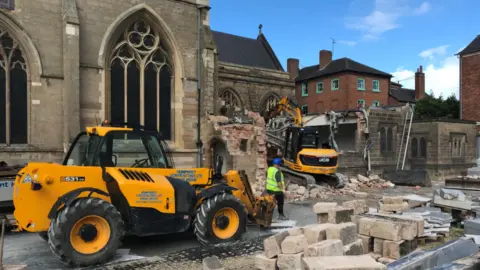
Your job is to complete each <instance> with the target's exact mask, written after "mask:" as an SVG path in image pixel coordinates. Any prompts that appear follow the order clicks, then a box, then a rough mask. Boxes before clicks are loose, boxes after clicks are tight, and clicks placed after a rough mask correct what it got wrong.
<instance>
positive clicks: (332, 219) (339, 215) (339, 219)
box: [328, 206, 353, 224]
mask: <svg viewBox="0 0 480 270" xmlns="http://www.w3.org/2000/svg"><path fill="white" fill-rule="evenodd" d="M352 216H353V209H351V208H346V207H341V206H337V207H336V208H335V209H331V210H330V211H328V222H329V223H333V224H339V223H345V222H352Z"/></svg>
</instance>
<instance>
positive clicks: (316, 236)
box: [304, 223, 333, 244]
mask: <svg viewBox="0 0 480 270" xmlns="http://www.w3.org/2000/svg"><path fill="white" fill-rule="evenodd" d="M332 225H333V224H330V223H325V224H317V225H314V226H309V227H308V228H305V233H304V234H305V237H306V238H307V243H308V244H314V243H318V242H320V241H323V240H325V239H327V228H328V227H330V226H332Z"/></svg>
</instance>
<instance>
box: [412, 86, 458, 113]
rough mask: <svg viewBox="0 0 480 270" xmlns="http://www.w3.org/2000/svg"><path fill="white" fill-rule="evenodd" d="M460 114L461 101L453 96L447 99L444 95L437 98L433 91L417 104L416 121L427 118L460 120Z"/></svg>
mask: <svg viewBox="0 0 480 270" xmlns="http://www.w3.org/2000/svg"><path fill="white" fill-rule="evenodd" d="M459 114H460V101H458V99H457V98H456V97H455V95H454V94H451V95H450V96H449V97H447V98H446V99H445V98H443V96H442V95H440V96H439V97H435V95H434V94H433V92H432V91H430V94H426V95H425V97H424V98H422V99H420V100H418V101H417V103H416V104H415V115H414V117H415V118H416V119H425V118H452V119H458V118H459V116H460V115H459Z"/></svg>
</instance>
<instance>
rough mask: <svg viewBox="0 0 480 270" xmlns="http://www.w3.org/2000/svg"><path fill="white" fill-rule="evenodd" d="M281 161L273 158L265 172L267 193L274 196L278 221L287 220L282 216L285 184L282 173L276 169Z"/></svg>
mask: <svg viewBox="0 0 480 270" xmlns="http://www.w3.org/2000/svg"><path fill="white" fill-rule="evenodd" d="M281 162H282V160H281V159H280V158H275V159H274V160H273V166H271V167H269V168H268V170H267V193H268V194H272V195H274V196H275V200H277V205H278V217H279V219H280V220H287V217H285V215H284V214H283V202H284V198H285V197H284V193H285V182H284V179H283V173H282V172H281V171H280V170H279V169H278V168H279V167H280V164H281Z"/></svg>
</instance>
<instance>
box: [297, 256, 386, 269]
mask: <svg viewBox="0 0 480 270" xmlns="http://www.w3.org/2000/svg"><path fill="white" fill-rule="evenodd" d="M303 262H304V264H305V268H306V269H322V270H343V269H349V270H367V269H368V270H386V269H387V267H386V266H385V265H383V264H381V263H379V262H376V261H375V260H374V259H372V257H370V256H369V255H359V256H327V257H304V258H303Z"/></svg>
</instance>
